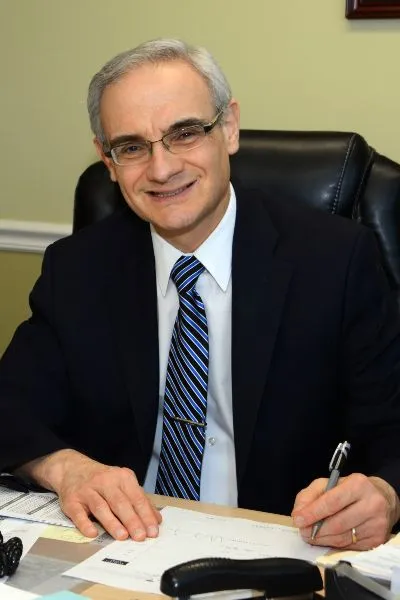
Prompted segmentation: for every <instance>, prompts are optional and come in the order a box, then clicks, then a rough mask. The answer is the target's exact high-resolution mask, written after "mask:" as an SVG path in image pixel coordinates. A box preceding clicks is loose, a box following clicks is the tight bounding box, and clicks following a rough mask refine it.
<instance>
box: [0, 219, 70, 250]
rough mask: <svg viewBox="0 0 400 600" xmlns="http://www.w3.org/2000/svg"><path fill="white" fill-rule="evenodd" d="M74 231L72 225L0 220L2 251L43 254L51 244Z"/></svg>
mask: <svg viewBox="0 0 400 600" xmlns="http://www.w3.org/2000/svg"><path fill="white" fill-rule="evenodd" d="M71 231H72V225H67V224H66V225H64V224H59V223H40V222H37V221H12V220H9V219H0V250H9V251H11V252H33V253H37V254H42V253H43V252H44V251H45V250H46V248H47V246H49V244H52V243H53V242H55V241H56V240H59V239H60V238H62V237H65V236H66V235H69V234H70V233H71Z"/></svg>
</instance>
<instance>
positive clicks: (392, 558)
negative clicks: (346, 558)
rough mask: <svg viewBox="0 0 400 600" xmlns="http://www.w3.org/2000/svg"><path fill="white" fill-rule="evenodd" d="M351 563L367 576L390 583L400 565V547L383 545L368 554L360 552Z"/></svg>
mask: <svg viewBox="0 0 400 600" xmlns="http://www.w3.org/2000/svg"><path fill="white" fill-rule="evenodd" d="M350 562H351V564H352V566H353V567H355V568H356V569H358V570H359V571H361V572H362V573H364V574H365V575H369V576H370V577H374V578H375V579H382V580H385V581H390V580H391V578H392V572H393V569H394V568H395V567H398V566H399V565H400V546H397V545H393V544H382V545H381V546H378V547H377V548H374V549H373V550H369V551H368V552H359V553H358V554H357V556H354V557H353V558H352V559H351V561H350Z"/></svg>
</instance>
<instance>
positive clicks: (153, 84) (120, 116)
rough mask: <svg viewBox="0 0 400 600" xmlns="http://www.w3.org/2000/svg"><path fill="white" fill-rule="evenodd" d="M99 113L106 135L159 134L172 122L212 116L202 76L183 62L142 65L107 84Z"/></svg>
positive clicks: (212, 107) (206, 88) (212, 105)
mask: <svg viewBox="0 0 400 600" xmlns="http://www.w3.org/2000/svg"><path fill="white" fill-rule="evenodd" d="M100 113H101V120H102V125H103V129H104V131H105V133H106V136H107V137H114V136H116V135H123V134H126V133H140V134H143V135H144V134H145V135H148V136H152V135H158V134H159V133H160V132H162V131H163V130H166V129H167V128H168V127H169V126H170V125H171V124H172V123H174V122H175V121H178V120H181V119H184V118H190V117H198V118H201V119H204V118H206V119H207V118H210V119H211V118H212V117H213V116H214V104H213V100H212V97H211V93H210V90H209V88H208V86H207V84H206V82H205V81H204V79H203V78H202V77H201V75H199V73H197V71H195V70H194V69H193V68H192V67H191V66H190V65H188V64H187V63H185V62H182V61H173V62H167V63H159V64H156V65H152V64H149V65H142V66H140V67H138V68H136V69H134V70H133V71H130V72H129V73H127V74H126V75H124V76H123V77H122V78H121V79H119V80H118V81H117V82H115V83H113V84H111V85H110V86H108V87H107V88H106V89H105V90H104V93H103V96H102V99H101V104H100Z"/></svg>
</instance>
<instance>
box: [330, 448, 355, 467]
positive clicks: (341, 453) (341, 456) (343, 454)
mask: <svg viewBox="0 0 400 600" xmlns="http://www.w3.org/2000/svg"><path fill="white" fill-rule="evenodd" d="M350 447H351V446H350V444H349V442H340V443H339V444H338V445H337V448H336V450H335V452H334V453H333V456H332V459H331V462H330V463H329V471H333V470H338V469H340V467H341V466H342V463H343V462H344V460H345V459H346V458H347V455H348V453H349V450H350Z"/></svg>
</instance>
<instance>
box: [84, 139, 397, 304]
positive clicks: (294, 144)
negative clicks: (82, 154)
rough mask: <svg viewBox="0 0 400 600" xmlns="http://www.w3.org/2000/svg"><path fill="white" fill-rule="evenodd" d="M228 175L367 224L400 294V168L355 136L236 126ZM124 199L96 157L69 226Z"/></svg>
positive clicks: (99, 216) (86, 220)
mask: <svg viewBox="0 0 400 600" xmlns="http://www.w3.org/2000/svg"><path fill="white" fill-rule="evenodd" d="M231 167H232V178H233V179H234V180H235V179H236V180H239V181H240V182H241V183H242V184H243V185H245V186H247V187H253V188H254V187H256V188H259V189H262V190H264V191H265V192H266V193H267V194H269V195H274V196H277V197H279V198H281V199H282V201H285V199H288V200H289V199H290V200H295V201H296V200H298V201H299V202H304V203H306V204H311V205H312V206H314V207H317V208H320V209H321V210H324V211H326V212H329V213H332V214H338V215H342V216H345V217H348V218H351V219H354V220H357V221H359V222H361V223H363V224H365V225H367V226H368V227H371V228H372V229H373V230H374V231H375V233H376V235H377V239H378V242H379V247H380V249H381V253H382V263H383V266H384V268H385V270H386V272H387V275H388V277H389V281H390V284H391V286H392V289H393V290H394V291H395V292H396V293H397V295H398V297H400V292H399V290H400V165H399V164H397V163H395V162H393V161H391V160H389V159H388V158H386V157H384V156H381V155H380V154H378V153H376V152H375V151H374V150H373V149H372V148H371V147H370V146H369V145H368V144H367V142H366V141H365V139H364V138H363V137H361V136H360V135H358V134H356V133H346V132H322V131H266V130H245V129H244V130H243V129H242V130H241V132H240V150H239V152H238V153H237V154H235V155H233V156H232V157H231ZM123 204H124V199H123V197H122V194H121V192H120V189H119V187H118V185H117V184H115V183H113V182H112V181H111V180H110V178H109V175H108V172H107V170H106V168H105V166H104V165H103V163H101V162H97V163H95V164H93V165H91V166H90V167H88V168H87V169H86V170H85V171H84V172H83V173H82V175H81V176H80V178H79V181H78V184H77V187H76V192H75V206H74V220H73V230H74V231H77V230H78V229H81V228H82V227H85V226H87V225H89V224H91V223H93V222H95V221H98V220H100V219H103V218H104V217H106V216H107V215H109V214H111V213H112V212H114V211H115V210H116V209H118V208H119V207H121V206H122V205H123Z"/></svg>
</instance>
